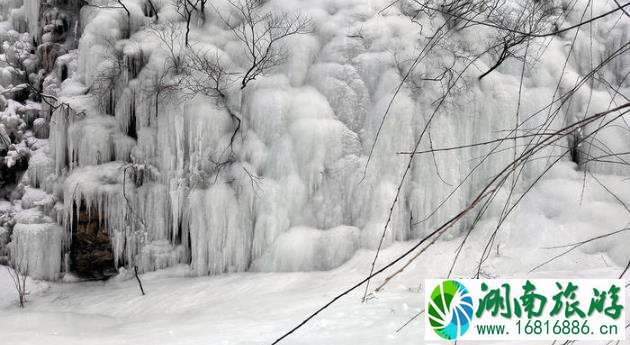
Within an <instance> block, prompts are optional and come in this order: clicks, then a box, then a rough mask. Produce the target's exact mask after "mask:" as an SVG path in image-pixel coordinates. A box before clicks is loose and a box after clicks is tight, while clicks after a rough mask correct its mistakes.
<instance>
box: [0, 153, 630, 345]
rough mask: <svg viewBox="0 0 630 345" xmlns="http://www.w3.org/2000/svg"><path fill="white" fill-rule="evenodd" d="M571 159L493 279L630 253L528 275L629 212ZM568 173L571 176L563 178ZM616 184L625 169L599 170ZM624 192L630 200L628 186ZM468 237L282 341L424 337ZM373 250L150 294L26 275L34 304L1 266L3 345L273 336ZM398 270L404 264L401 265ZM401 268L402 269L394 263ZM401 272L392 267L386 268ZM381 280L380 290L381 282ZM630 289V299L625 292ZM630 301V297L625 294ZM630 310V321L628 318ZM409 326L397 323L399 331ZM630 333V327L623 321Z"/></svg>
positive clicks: (604, 251)
mask: <svg viewBox="0 0 630 345" xmlns="http://www.w3.org/2000/svg"><path fill="white" fill-rule="evenodd" d="M573 169H574V168H573V167H572V166H571V165H570V164H568V163H566V164H562V165H560V166H559V167H558V168H557V169H554V170H553V171H552V172H551V173H550V175H549V176H548V177H547V178H546V179H545V180H544V181H542V182H541V183H540V184H539V185H538V186H536V187H535V188H534V189H533V190H532V191H531V193H530V194H529V195H528V196H527V197H526V198H525V199H524V200H523V203H522V207H521V208H519V209H518V211H517V212H516V214H515V215H514V216H513V217H511V218H510V219H509V221H508V223H507V224H506V226H505V227H504V230H502V231H501V232H500V233H499V235H498V239H497V241H496V244H497V246H498V247H497V249H495V250H493V253H492V255H491V258H490V259H489V260H488V261H487V262H486V264H484V266H483V269H482V271H483V272H484V274H485V275H487V276H492V277H519V278H520V277H546V278H572V277H576V278H577V277H580V278H604V277H606V278H617V277H618V276H619V274H620V273H621V271H622V270H623V267H621V266H620V264H619V263H618V262H619V260H620V259H621V258H623V257H624V256H625V259H627V255H628V245H627V244H628V243H630V234H629V233H627V232H622V233H619V234H617V235H614V236H610V237H606V238H603V239H601V240H598V241H594V242H592V243H590V244H588V245H584V246H581V247H579V248H577V249H576V250H574V251H573V252H571V253H569V254H567V255H566V256H563V257H561V258H560V259H558V260H556V261H553V262H552V263H550V264H548V265H545V266H543V267H541V268H540V269H537V270H535V271H534V272H529V271H530V270H531V269H532V268H534V267H536V266H537V265H539V264H540V263H542V262H544V261H546V260H547V259H549V258H551V257H553V256H555V255H557V254H559V253H561V252H562V251H564V250H566V248H556V249H548V248H547V247H552V246H560V245H566V244H571V243H575V242H577V241H580V240H585V239H588V238H592V237H594V236H597V235H601V234H606V233H610V232H613V231H615V230H618V227H619V226H621V227H623V226H625V224H623V223H624V222H625V221H626V220H627V219H628V216H627V213H626V212H627V211H626V210H625V209H624V207H623V206H621V205H620V204H619V201H618V200H617V199H616V198H615V197H613V196H612V195H611V194H610V193H608V192H607V191H605V190H604V189H602V188H601V187H600V186H599V184H597V183H596V182H595V181H594V180H593V179H592V178H587V179H586V180H585V184H584V190H583V192H582V186H583V185H582V184H583V182H584V181H583V176H582V175H581V174H580V173H579V172H577V171H575V170H573ZM560 176H562V177H560ZM597 177H598V179H599V180H600V181H602V182H606V185H607V186H615V187H620V186H623V183H625V182H624V181H623V179H622V178H619V177H612V176H602V175H600V176H597ZM615 192H616V193H615V194H616V195H617V197H618V198H620V199H621V200H623V201H625V202H630V191H629V190H628V189H627V188H626V189H625V190H624V189H623V188H621V187H620V188H616V189H615ZM492 223H493V218H492V217H487V218H486V219H485V220H484V222H483V224H482V225H481V226H480V227H479V229H478V230H476V232H474V233H473V234H471V236H470V238H469V240H468V242H467V245H466V246H465V247H464V250H463V251H462V254H461V257H460V260H459V263H458V264H457V265H456V266H455V270H454V276H456V277H470V276H472V275H473V272H474V271H476V263H477V262H478V260H479V256H480V254H481V253H480V250H482V248H483V244H484V243H485V241H486V240H487V238H488V236H489V235H490V233H491V231H492V230H493V227H492ZM462 238H463V237H456V238H454V239H451V240H444V241H438V242H436V243H435V244H434V245H433V246H431V247H430V248H429V249H428V250H427V251H426V252H425V253H424V254H423V255H422V256H420V257H419V258H418V259H417V260H416V261H414V263H413V264H411V265H410V266H409V268H408V269H407V270H406V271H405V272H404V273H402V274H400V275H399V276H397V277H396V278H395V279H393V280H392V281H390V283H389V284H388V285H386V287H385V289H384V290H382V291H380V292H378V293H374V294H373V295H371V297H372V298H370V299H368V301H367V302H365V303H361V297H362V293H363V288H360V289H357V290H356V291H354V292H353V293H351V294H349V295H347V296H345V297H344V298H342V299H341V300H339V301H338V303H335V304H333V305H332V306H331V307H330V308H328V309H326V310H325V311H324V312H323V313H321V314H320V315H319V316H317V317H316V318H315V319H313V320H312V322H310V323H308V324H307V325H306V326H304V327H303V328H302V329H300V330H298V331H297V332H296V333H294V334H293V335H292V336H290V337H288V338H287V339H286V340H285V341H284V342H283V343H285V344H422V343H424V340H423V339H424V333H423V332H424V331H423V327H422V324H423V319H422V316H420V317H417V318H416V319H415V320H414V321H412V322H411V323H409V324H408V325H407V326H405V327H404V328H402V329H400V328H401V327H402V326H403V325H404V324H405V323H406V322H407V321H408V320H409V319H411V318H412V317H414V315H416V314H418V313H419V312H420V311H421V310H422V309H423V296H424V295H423V293H424V292H423V279H425V278H435V277H445V275H446V272H448V269H449V267H450V265H451V263H452V260H453V257H454V255H453V254H454V252H455V251H456V249H457V247H458V246H459V245H460V243H461V240H462ZM413 244H414V242H413V241H412V242H402V243H396V244H394V245H392V246H390V247H388V248H387V249H385V250H384V252H383V253H382V254H381V256H380V259H379V263H381V264H383V263H386V262H389V261H390V260H392V259H393V258H395V257H396V256H398V255H400V254H401V253H403V252H405V251H406V250H407V249H408V248H410V246H412V245H413ZM373 256H374V251H370V250H359V251H358V252H357V253H356V254H355V255H354V257H353V258H352V259H351V260H350V261H348V262H347V263H345V264H344V265H342V266H340V267H339V268H337V269H334V270H331V271H323V272H296V273H234V274H226V275H220V276H213V277H191V276H192V275H194V272H192V271H191V270H190V268H189V267H188V266H177V267H173V268H168V269H164V270H159V271H156V272H151V273H146V274H144V275H142V281H143V285H144V288H145V290H146V292H147V294H146V295H145V296H141V294H140V291H139V288H138V285H137V283H136V281H135V279H133V275H130V274H129V273H126V274H125V273H123V274H121V275H119V276H118V277H115V278H113V279H111V280H109V281H107V282H56V283H52V282H42V281H29V290H30V292H31V293H30V295H29V298H28V299H29V302H28V304H27V306H26V308H24V309H20V308H19V307H18V306H17V303H16V295H15V291H13V290H12V287H11V281H10V278H9V276H8V273H7V271H6V270H5V269H4V267H2V269H0V339H2V344H12V345H14V344H29V345H37V344H45V345H53V344H60V345H61V344H63V345H71V344H99V345H100V344H147V345H148V344H151V345H155V344H270V343H271V342H272V341H273V340H275V339H276V338H277V337H279V336H280V335H282V334H283V332H286V331H288V330H289V329H291V328H292V327H293V326H295V325H296V324H297V323H298V322H299V321H301V320H302V319H303V318H305V317H306V316H307V315H308V314H310V313H311V312H313V311H314V310H316V309H317V308H318V307H320V306H322V305H323V304H324V303H326V302H328V301H329V300H330V299H331V298H333V297H334V296H335V295H336V294H338V293H339V292H341V291H343V290H344V289H346V288H348V287H350V286H352V285H353V284H354V283H356V282H357V281H360V280H361V279H362V278H364V277H365V276H366V274H367V273H368V272H369V264H370V262H371V260H372V258H373ZM396 267H399V266H396ZM392 271H393V270H392ZM392 271H387V272H385V275H388V274H389V273H391V272H392ZM383 279H384V276H379V277H377V278H375V279H374V280H373V283H372V285H371V290H372V289H373V288H375V287H376V286H378V285H380V284H381V283H382V282H383ZM626 296H630V294H628V291H627V290H626ZM627 298H628V297H627ZM628 315H629V314H628V312H627V310H626V318H627V319H629V318H630V317H628ZM399 329H400V330H399ZM626 334H627V335H628V330H626Z"/></svg>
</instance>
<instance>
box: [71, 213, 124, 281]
mask: <svg viewBox="0 0 630 345" xmlns="http://www.w3.org/2000/svg"><path fill="white" fill-rule="evenodd" d="M70 260H71V263H70V269H71V270H72V271H74V272H75V273H76V274H77V275H78V276H79V277H82V278H86V279H107V278H109V277H111V276H113V275H115V274H116V273H117V270H116V266H115V265H114V254H113V251H112V246H111V241H110V238H109V234H108V233H107V228H106V227H105V226H104V224H103V222H102V221H99V219H98V215H96V214H90V213H89V212H86V211H85V210H83V211H81V212H79V216H78V219H77V220H76V227H75V231H74V232H73V234H72V244H71V246H70Z"/></svg>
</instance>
